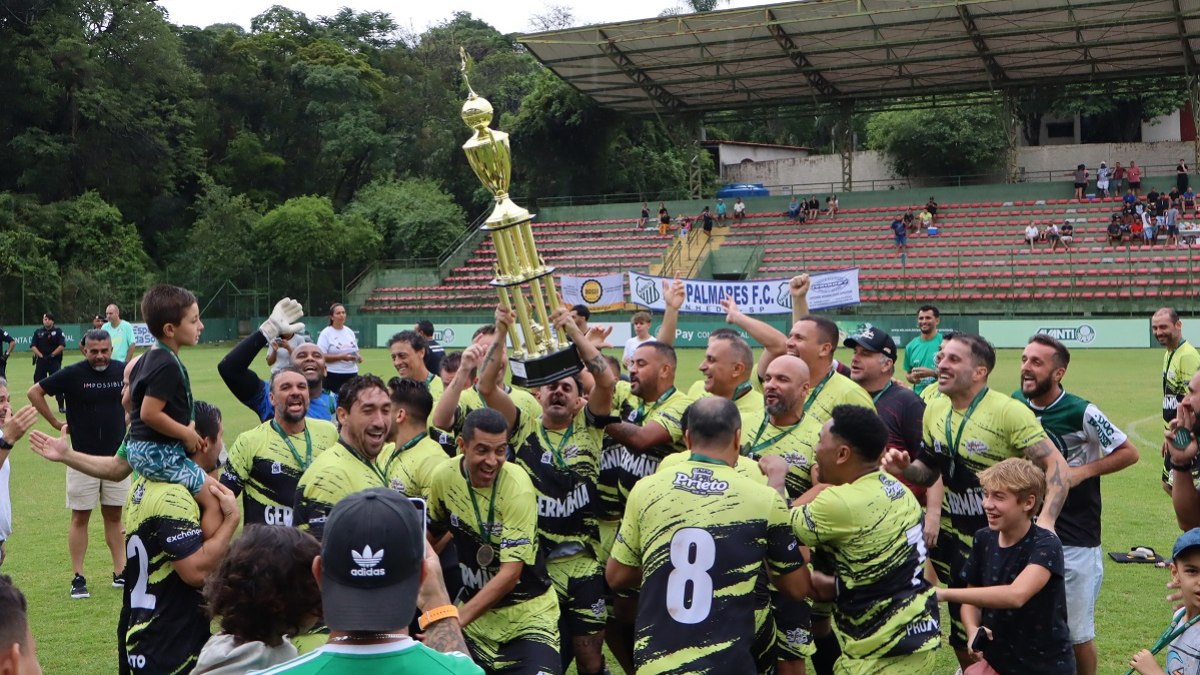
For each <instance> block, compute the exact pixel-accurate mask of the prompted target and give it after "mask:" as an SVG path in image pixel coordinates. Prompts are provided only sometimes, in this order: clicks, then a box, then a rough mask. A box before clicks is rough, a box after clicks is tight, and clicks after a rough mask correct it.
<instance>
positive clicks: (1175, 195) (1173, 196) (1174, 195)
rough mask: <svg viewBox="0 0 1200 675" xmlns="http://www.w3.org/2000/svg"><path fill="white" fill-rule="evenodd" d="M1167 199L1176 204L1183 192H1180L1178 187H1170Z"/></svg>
mask: <svg viewBox="0 0 1200 675" xmlns="http://www.w3.org/2000/svg"><path fill="white" fill-rule="evenodd" d="M1167 197H1168V198H1170V200H1171V201H1173V202H1177V201H1179V200H1180V199H1181V198H1182V197H1183V190H1180V189H1179V187H1178V186H1175V187H1172V188H1171V191H1170V192H1168V193H1167Z"/></svg>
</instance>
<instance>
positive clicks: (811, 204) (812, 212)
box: [805, 195, 821, 222]
mask: <svg viewBox="0 0 1200 675" xmlns="http://www.w3.org/2000/svg"><path fill="white" fill-rule="evenodd" d="M805 206H806V207H807V211H808V220H809V221H810V222H815V221H816V220H817V216H819V215H820V214H821V200H819V199H817V196H816V195H813V196H811V197H809V198H808V203H807V204H806V205H805Z"/></svg>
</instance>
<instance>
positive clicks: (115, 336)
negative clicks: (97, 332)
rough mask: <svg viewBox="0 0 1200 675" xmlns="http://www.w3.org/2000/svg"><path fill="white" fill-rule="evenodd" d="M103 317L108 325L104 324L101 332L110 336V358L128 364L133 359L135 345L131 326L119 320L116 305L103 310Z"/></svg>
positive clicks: (119, 310) (119, 313)
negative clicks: (111, 349)
mask: <svg viewBox="0 0 1200 675" xmlns="http://www.w3.org/2000/svg"><path fill="white" fill-rule="evenodd" d="M104 316H105V317H107V318H108V323H106V324H104V326H103V330H104V332H105V333H108V334H109V335H111V336H112V346H113V351H112V357H113V358H114V359H116V360H117V361H124V362H125V363H129V359H132V358H133V347H134V343H135V340H134V339H133V324H131V323H129V322H128V321H122V320H121V308H119V307H117V306H116V305H109V306H108V308H107V309H105V310H104Z"/></svg>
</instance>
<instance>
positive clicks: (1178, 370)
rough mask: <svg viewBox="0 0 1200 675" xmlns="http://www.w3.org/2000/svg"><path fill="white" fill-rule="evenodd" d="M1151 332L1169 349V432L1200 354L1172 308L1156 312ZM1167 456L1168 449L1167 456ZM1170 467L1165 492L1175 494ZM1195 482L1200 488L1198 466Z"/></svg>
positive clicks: (1165, 406)
mask: <svg viewBox="0 0 1200 675" xmlns="http://www.w3.org/2000/svg"><path fill="white" fill-rule="evenodd" d="M1150 330H1151V331H1153V333H1154V339H1155V340H1158V344H1160V345H1162V346H1163V348H1164V349H1165V350H1166V353H1164V354H1163V368H1162V392H1163V401H1162V416H1163V428H1164V429H1167V428H1169V427H1170V424H1171V420H1173V419H1175V412H1176V410H1178V409H1179V404H1180V403H1181V402H1182V401H1183V397H1184V396H1186V395H1187V393H1188V382H1189V381H1190V380H1191V379H1192V375H1194V374H1195V373H1196V372H1197V371H1200V352H1197V351H1196V348H1195V347H1194V346H1192V344H1191V343H1189V342H1188V341H1187V340H1185V339H1183V321H1182V320H1181V319H1180V318H1179V312H1176V311H1175V310H1174V309H1172V308H1170V307H1163V308H1162V309H1160V310H1158V311H1157V312H1155V313H1154V316H1152V317H1151V318H1150ZM1167 456H1168V453H1167V451H1166V449H1165V446H1164V451H1163V457H1164V458H1166V457H1167ZM1168 464H1169V463H1168V462H1166V461H1165V460H1164V466H1163V473H1162V482H1163V489H1164V490H1166V491H1167V494H1171V484H1172V479H1173V476H1174V474H1173V473H1172V472H1171V470H1170V468H1169V466H1168ZM1192 483H1193V484H1196V485H1197V486H1198V487H1200V469H1197V467H1192Z"/></svg>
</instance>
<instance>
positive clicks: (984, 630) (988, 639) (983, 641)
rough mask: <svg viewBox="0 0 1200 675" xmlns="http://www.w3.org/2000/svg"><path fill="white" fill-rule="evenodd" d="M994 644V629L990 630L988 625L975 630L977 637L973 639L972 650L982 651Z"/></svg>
mask: <svg viewBox="0 0 1200 675" xmlns="http://www.w3.org/2000/svg"><path fill="white" fill-rule="evenodd" d="M991 644H992V631H990V630H988V627H987V626H980V627H979V628H977V629H976V630H975V638H974V639H972V640H971V651H973V652H982V651H983V650H985V649H987V648H988V647H990V646H991Z"/></svg>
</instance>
